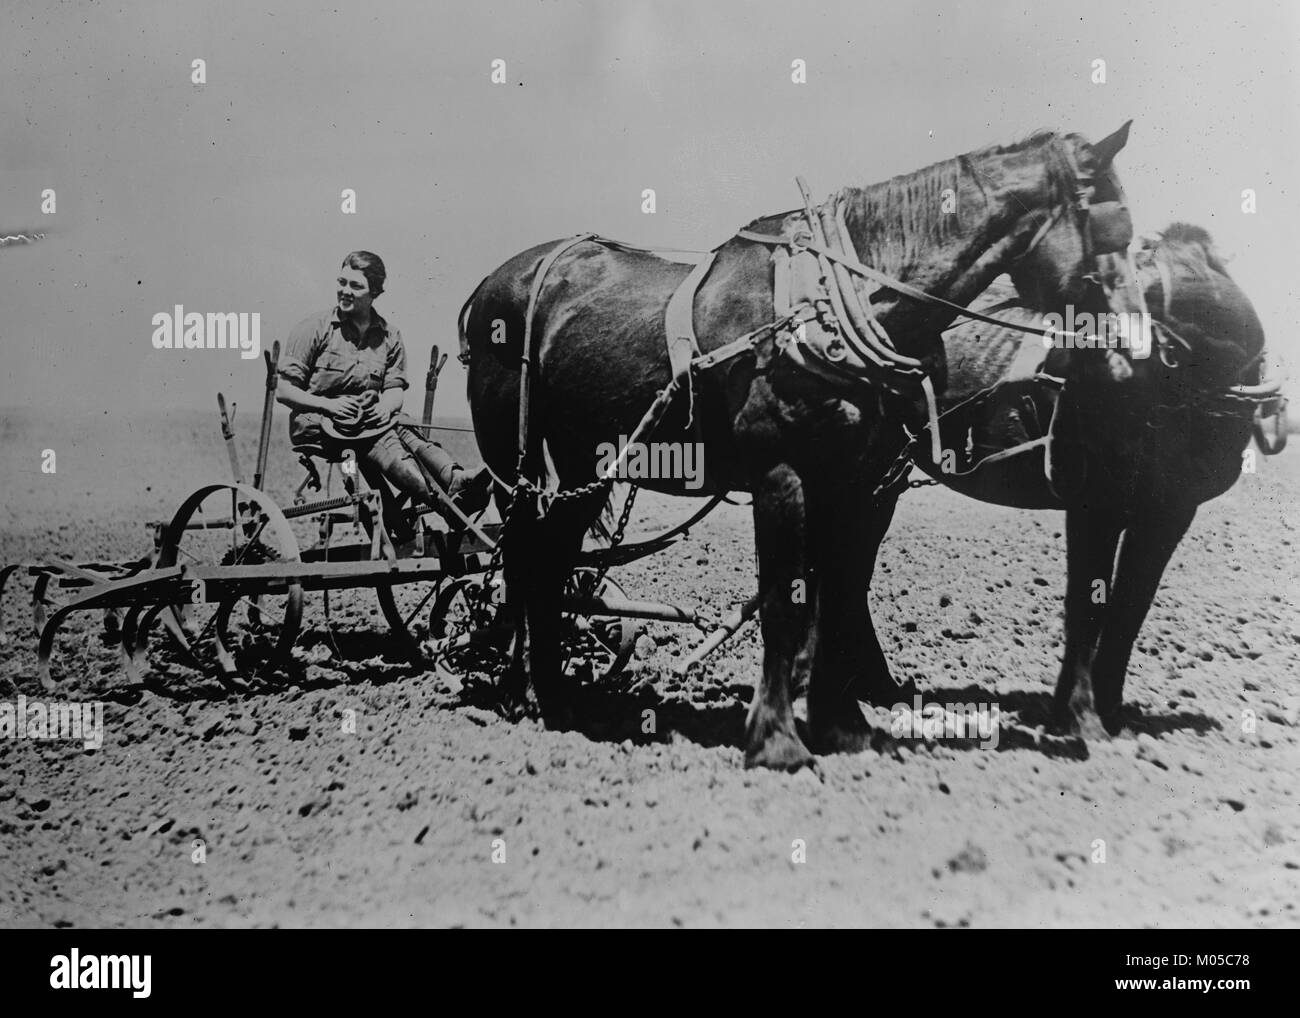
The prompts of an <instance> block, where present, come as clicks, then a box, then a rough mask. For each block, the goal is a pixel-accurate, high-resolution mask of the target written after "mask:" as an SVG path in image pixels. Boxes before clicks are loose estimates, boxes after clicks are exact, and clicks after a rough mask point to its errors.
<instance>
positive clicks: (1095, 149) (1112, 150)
mask: <svg viewBox="0 0 1300 1018" xmlns="http://www.w3.org/2000/svg"><path fill="white" fill-rule="evenodd" d="M1132 126H1133V121H1131V120H1126V121H1124V126H1123V127H1121V128H1120V129H1119V130H1118V131H1116V132H1115V133H1114V134H1108V135H1106V137H1104V138H1102V139H1101V141H1099V142H1097V144H1095V145H1093V146H1092V154H1093V155H1094V156H1095V157H1096V159H1097V169H1099V170H1106V169H1109V168H1110V164H1111V163H1112V162H1113V161H1114V159H1115V157H1116V156H1117V155H1119V152H1120V149H1122V148H1123V147H1124V146H1125V144H1127V143H1128V129H1129V128H1130V127H1132Z"/></svg>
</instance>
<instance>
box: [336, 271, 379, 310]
mask: <svg viewBox="0 0 1300 1018" xmlns="http://www.w3.org/2000/svg"><path fill="white" fill-rule="evenodd" d="M337 284H338V299H339V310H340V311H342V312H343V313H344V314H345V315H364V314H366V313H368V312H369V311H370V305H371V304H373V303H374V302H375V298H374V295H373V294H371V292H370V284H369V283H367V282H366V277H365V275H364V274H363V273H362V271H361V270H360V269H349V268H342V269H339V278H338V280H337Z"/></svg>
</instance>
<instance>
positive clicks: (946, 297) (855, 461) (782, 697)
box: [459, 124, 1132, 771]
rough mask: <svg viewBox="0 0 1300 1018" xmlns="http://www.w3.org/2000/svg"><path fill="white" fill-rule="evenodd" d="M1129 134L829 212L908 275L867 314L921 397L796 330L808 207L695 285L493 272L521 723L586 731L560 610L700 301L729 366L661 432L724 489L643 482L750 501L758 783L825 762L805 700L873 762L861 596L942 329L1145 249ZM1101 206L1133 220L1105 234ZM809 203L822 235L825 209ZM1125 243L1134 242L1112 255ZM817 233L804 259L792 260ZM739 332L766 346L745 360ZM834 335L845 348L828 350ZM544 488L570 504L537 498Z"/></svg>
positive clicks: (467, 349) (474, 385) (864, 250)
mask: <svg viewBox="0 0 1300 1018" xmlns="http://www.w3.org/2000/svg"><path fill="white" fill-rule="evenodd" d="M1128 128H1129V124H1125V125H1124V126H1123V127H1122V128H1120V129H1119V130H1118V131H1116V132H1114V133H1113V134H1111V135H1109V136H1107V137H1106V138H1105V139H1103V140H1102V141H1100V142H1098V143H1096V144H1089V142H1088V141H1087V140H1086V139H1085V138H1083V137H1082V136H1080V135H1078V134H1065V135H1062V134H1057V133H1053V132H1046V131H1041V132H1037V133H1035V134H1033V135H1031V136H1029V137H1028V138H1025V139H1023V140H1021V141H1019V142H1016V143H1013V144H1010V145H1005V146H990V147H988V148H984V149H980V150H978V151H975V152H971V153H968V154H966V155H962V156H958V157H956V158H953V159H948V160H945V161H942V162H940V163H936V164H934V165H932V166H929V167H926V168H924V169H921V170H918V171H916V172H913V173H909V174H904V175H901V176H898V177H894V178H892V179H891V180H888V181H886V182H883V183H877V184H872V185H868V186H865V187H846V188H843V189H841V191H839V192H838V193H837V194H836V195H834V196H832V199H833V201H834V205H835V208H836V209H837V210H838V212H839V213H841V214H842V218H841V220H840V222H841V224H842V227H843V230H842V234H843V235H847V236H844V237H843V241H844V243H843V249H842V250H843V252H846V253H848V255H849V256H850V260H854V259H860V260H861V261H860V262H856V264H858V265H862V264H863V263H865V265H867V266H874V267H876V269H878V270H881V271H883V272H885V273H890V274H892V278H890V283H889V285H887V286H880V287H879V288H876V289H874V290H871V291H870V292H869V294H868V296H867V298H866V302H865V305H864V306H865V308H866V312H867V314H868V315H870V316H871V317H872V318H873V319H874V325H873V328H874V327H875V326H877V325H878V326H879V327H880V329H881V330H882V332H881V334H882V335H884V336H885V337H886V341H887V343H890V344H892V346H893V349H891V350H886V351H884V357H885V358H886V359H889V358H892V359H893V361H894V363H896V364H903V365H906V366H907V367H906V368H905V369H901V370H902V371H903V372H911V374H910V375H909V376H908V378H909V381H908V382H907V384H897V385H895V384H892V382H891V379H890V376H889V374H888V372H886V373H885V375H884V376H883V377H882V376H880V375H879V373H877V377H875V378H874V379H867V378H864V377H863V375H862V374H861V373H852V372H846V371H845V370H843V369H842V368H843V365H842V363H832V361H833V360H834V359H835V357H836V356H839V355H842V353H843V347H842V346H841V347H840V349H839V351H837V352H834V353H832V352H828V353H827V354H826V356H824V357H822V356H816V355H814V354H815V351H814V350H813V345H810V344H804V343H802V342H801V337H803V336H804V330H803V329H802V328H798V329H793V330H792V329H787V328H785V327H784V326H786V325H789V324H790V323H789V322H788V321H784V322H783V323H782V327H781V328H778V327H777V324H778V323H777V322H776V320H777V319H778V317H779V316H778V314H777V312H776V310H775V305H774V301H777V297H776V294H777V291H776V289H775V285H776V284H775V278H776V271H777V270H776V269H774V264H775V260H776V256H775V255H773V253H772V248H773V247H774V246H778V245H780V244H781V243H782V240H781V238H782V236H786V235H789V234H790V231H791V230H793V229H794V228H795V227H794V225H792V224H796V223H798V222H802V220H801V219H800V216H799V214H798V213H779V214H775V215H770V216H766V217H763V218H760V219H757V220H754V221H753V222H751V223H750V224H749V225H748V227H747V228H746V229H745V230H742V231H740V232H739V233H737V234H736V235H735V236H733V237H732V238H731V239H729V240H727V241H726V242H725V243H723V244H722V245H721V246H719V247H718V248H715V249H714V251H713V252H712V258H711V261H710V262H709V263H708V268H707V270H706V274H704V275H703V276H702V277H699V278H695V279H694V280H692V279H691V275H692V272H694V271H695V270H692V269H691V268H690V267H689V266H688V265H684V264H682V263H680V262H677V261H672V260H668V259H666V258H663V257H659V256H657V255H655V254H654V253H652V252H648V251H644V250H640V249H634V248H630V247H629V246H627V245H623V244H618V243H616V242H612V241H603V240H601V239H599V238H595V237H594V236H592V235H582V236H580V237H577V238H571V239H569V240H565V241H558V242H555V241H553V242H549V243H546V244H541V245H538V246H535V247H532V248H529V249H528V250H526V251H523V252H521V253H519V254H517V255H515V256H514V257H512V258H510V259H509V260H508V261H506V262H505V263H503V264H502V265H501V266H499V267H498V268H497V269H496V270H494V271H493V272H492V273H491V274H490V275H489V276H488V277H487V278H486V279H484V281H483V282H482V283H481V284H480V285H479V286H478V288H477V289H476V290H475V291H474V292H473V294H471V296H470V298H469V300H468V301H467V302H466V304H465V306H464V308H463V309H462V313H461V316H460V320H459V327H460V340H461V351H462V360H463V361H465V362H466V363H467V365H468V383H467V386H468V396H469V402H470V408H471V414H472V419H473V424H474V430H475V434H476V437H477V440H478V446H479V449H480V451H481V453H482V455H483V457H484V459H485V461H486V462H487V463H488V465H489V466H490V467H491V469H492V470H493V472H494V473H495V474H496V475H497V477H498V478H500V479H501V480H502V481H503V482H504V483H506V484H513V492H514V494H513V497H512V498H511V500H510V503H509V505H508V506H507V508H506V511H505V513H504V529H503V536H502V550H503V562H502V571H503V574H504V579H505V586H506V605H505V609H504V610H505V611H507V612H508V613H510V614H511V616H512V617H513V619H514V622H515V639H514V645H513V648H512V661H511V664H510V666H509V668H508V669H507V673H506V675H505V676H504V677H503V679H502V683H501V686H502V693H503V697H504V698H506V700H507V701H508V702H509V703H511V704H513V705H515V708H514V709H518V710H522V709H523V706H524V703H525V698H526V693H527V688H528V683H529V680H531V684H532V689H533V691H534V694H535V696H536V700H537V707H538V709H539V710H540V712H541V715H542V718H543V721H544V723H546V724H547V725H548V726H549V727H554V728H567V727H573V726H575V725H576V724H577V721H578V719H577V717H576V714H575V710H574V706H573V703H572V690H570V689H568V688H566V685H565V682H564V679H563V676H562V675H561V672H560V666H559V662H560V658H559V644H558V640H559V637H558V633H559V629H560V625H559V623H560V615H561V608H560V597H561V592H562V589H563V585H564V582H565V578H566V577H567V576H568V575H569V572H570V569H571V567H572V564H573V562H574V559H575V557H576V555H577V553H578V551H579V548H580V545H581V540H582V535H583V533H584V531H585V530H586V529H587V526H588V524H589V522H590V521H591V520H592V519H593V518H594V517H595V516H596V515H597V514H598V513H599V511H600V508H601V506H602V505H603V504H604V501H605V497H606V494H607V492H606V489H605V488H603V487H601V486H600V485H598V484H596V483H593V478H596V476H597V474H596V469H595V465H596V464H597V462H598V458H597V447H598V446H600V445H601V444H602V443H610V442H618V441H619V436H624V435H629V434H635V433H636V427H637V424H638V421H639V420H644V419H645V418H644V414H643V411H645V409H646V408H647V407H650V406H654V405H657V404H656V401H661V402H662V401H663V400H665V399H667V398H668V394H670V393H672V391H673V390H672V383H673V381H674V380H676V379H678V378H680V377H682V375H681V373H680V371H676V372H675V369H674V366H673V363H674V362H673V359H672V357H670V355H669V350H668V344H669V340H670V339H672V340H675V339H676V338H677V337H676V336H669V335H668V334H667V328H668V327H667V326H666V325H665V313H666V311H667V310H670V304H671V303H672V301H673V298H674V295H675V294H677V293H678V291H679V288H683V287H685V286H686V285H687V284H689V285H693V286H695V287H696V289H695V292H694V293H693V295H692V294H690V293H687V294H686V300H687V304H686V310H687V322H688V324H690V325H691V326H692V327H693V330H694V332H695V333H696V336H695V342H696V343H697V344H698V346H697V349H698V351H701V352H702V354H701V356H702V357H704V358H706V361H705V362H701V361H698V360H697V361H695V362H693V363H695V364H699V363H706V362H707V363H709V366H708V367H707V368H706V369H701V370H698V371H694V370H693V371H691V372H689V375H688V378H689V384H687V385H686V386H685V387H684V391H681V390H678V391H677V392H676V394H675V395H673V396H672V398H671V400H670V401H668V402H667V403H666V404H664V405H665V406H666V409H665V410H664V412H663V415H662V416H661V417H660V418H659V419H658V422H657V424H656V426H655V430H654V431H653V433H652V437H653V438H654V440H655V441H656V442H664V443H673V444H682V445H684V443H687V442H698V443H700V447H702V448H703V450H704V464H705V471H704V475H705V484H704V487H703V489H702V490H701V489H688V488H687V487H686V486H685V485H684V484H683V483H682V481H681V480H680V479H673V478H658V479H653V480H646V481H642V482H641V483H643V484H644V485H645V486H646V487H649V488H652V489H654V490H656V491H660V492H665V493H668V494H673V495H682V496H693V497H699V496H702V495H710V494H713V493H725V492H728V491H748V492H750V493H751V495H752V499H753V516H754V530H755V543H756V545H757V552H758V560H759V564H758V574H759V575H758V582H759V596H760V612H761V624H762V636H763V643H764V651H763V668H762V676H761V680H760V682H759V684H758V687H757V689H756V691H755V695H754V700H753V702H752V704H751V707H750V710H749V713H748V716H747V720H746V725H745V763H746V766H747V767H755V766H762V767H769V768H775V769H783V770H790V771H794V770H798V769H799V768H801V767H804V766H814V765H815V759H814V757H813V755H812V752H811V751H810V748H809V746H808V745H805V743H804V741H803V740H802V739H801V737H800V735H799V732H798V730H797V729H796V725H795V720H794V715H793V712H792V707H791V699H792V689H793V688H794V687H795V685H805V684H806V685H807V688H808V690H809V692H808V717H807V730H808V734H809V743H810V745H811V748H812V749H813V750H816V751H818V752H827V751H835V750H841V749H851V748H856V747H860V746H862V745H865V744H866V742H867V740H868V739H869V736H870V730H869V728H868V726H867V724H866V721H865V719H864V718H863V716H862V713H861V710H860V709H859V707H858V703H857V700H856V699H855V696H854V694H853V692H852V690H851V689H850V687H851V686H852V684H853V678H854V676H855V673H856V672H857V671H858V670H859V669H860V668H861V666H862V664H863V662H864V654H865V653H866V652H867V651H868V649H869V648H867V647H866V646H865V644H864V643H863V640H862V636H861V630H862V625H863V617H864V615H865V616H866V624H867V626H869V624H870V616H869V613H867V612H866V604H865V597H861V598H860V597H858V596H857V595H858V593H859V592H860V591H861V590H862V589H864V588H865V584H866V583H867V582H868V581H869V579H870V573H871V564H872V562H873V560H874V556H875V548H874V547H873V546H872V544H871V541H870V540H869V538H868V536H867V533H866V528H865V527H864V525H863V523H864V521H865V520H866V519H867V518H868V517H869V516H870V514H871V512H872V508H873V504H874V501H875V497H876V495H877V489H878V487H879V486H880V484H881V482H882V479H883V478H884V477H885V475H886V473H887V472H888V470H889V469H890V467H891V465H893V464H895V463H897V462H898V461H899V459H900V457H905V452H904V450H905V448H906V444H907V437H906V435H905V433H904V430H903V427H902V426H901V423H900V422H902V421H903V420H914V419H916V418H917V417H918V415H919V416H921V417H924V410H923V409H922V408H923V407H924V405H925V403H924V399H923V398H922V396H921V395H920V391H921V390H918V388H917V387H916V385H915V384H914V383H913V380H914V379H915V377H917V376H919V377H922V378H927V379H931V380H937V381H938V382H939V387H940V388H941V387H942V376H943V370H944V352H943V344H942V339H941V333H942V330H943V328H944V327H946V326H947V325H948V324H949V323H950V322H951V321H952V320H953V318H954V317H955V315H956V314H957V313H958V311H960V310H961V308H962V307H964V306H965V305H966V304H968V303H969V302H970V301H972V300H973V299H974V298H975V297H976V296H977V295H978V294H979V293H980V292H981V291H983V290H984V289H985V288H986V287H987V286H988V285H989V283H990V282H991V281H992V280H993V279H994V278H995V277H997V276H998V275H1000V274H1001V273H1003V272H1010V273H1011V274H1012V276H1013V278H1015V280H1016V284H1017V286H1018V287H1019V288H1020V291H1021V292H1022V293H1023V294H1025V295H1026V297H1027V299H1030V300H1033V301H1035V302H1038V303H1041V304H1042V305H1043V306H1054V305H1057V304H1062V303H1068V302H1079V301H1083V300H1085V299H1087V297H1088V295H1089V294H1090V293H1091V292H1092V291H1093V290H1094V289H1095V282H1094V277H1093V273H1094V271H1095V269H1096V265H1097V257H1098V256H1099V255H1100V254H1102V253H1104V252H1105V251H1107V250H1119V249H1123V248H1125V247H1126V246H1127V244H1128V242H1129V240H1130V239H1131V235H1132V226H1131V222H1129V220H1128V216H1127V210H1126V208H1125V207H1124V206H1123V204H1122V191H1121V189H1120V186H1119V182H1118V178H1117V176H1116V174H1115V172H1114V170H1113V167H1112V163H1113V160H1114V158H1115V156H1116V155H1117V154H1118V153H1119V151H1120V150H1121V149H1122V148H1123V147H1124V145H1125V143H1126V141H1127V138H1128ZM1102 203H1107V205H1106V207H1107V208H1109V209H1110V210H1111V211H1112V212H1117V214H1115V215H1112V216H1111V217H1110V218H1109V219H1108V220H1107V221H1106V226H1105V227H1104V228H1103V227H1102V226H1101V225H1100V224H1102V219H1101V217H1100V216H1098V215H1097V210H1098V209H1099V208H1101V207H1103V205H1102ZM829 204H830V203H828V205H827V206H823V207H822V210H821V211H822V212H823V214H824V213H825V210H826V208H828V207H829ZM806 206H807V207H806V209H805V211H806V212H807V217H808V219H807V227H806V229H809V230H811V231H812V232H813V233H814V234H815V233H816V227H815V225H814V219H815V218H816V217H817V212H815V211H814V210H812V209H811V203H810V202H807V201H806ZM783 231H785V232H784V233H783ZM1110 234H1118V235H1119V236H1118V238H1117V239H1113V240H1112V239H1099V238H1109V236H1110ZM806 240H807V238H806V236H805V237H803V238H797V237H796V239H795V241H794V242H793V243H792V244H791V245H790V246H789V247H788V253H790V259H789V261H790V262H791V263H794V261H795V258H796V256H797V255H798V254H800V252H801V251H802V250H806V248H803V247H800V246H798V245H801V244H803V242H805V241H806ZM1107 245H1109V246H1107ZM780 250H781V251H786V250H787V249H786V248H781V249H780ZM822 264H823V266H825V265H826V263H825V262H823V263H822ZM827 274H828V275H829V270H828V272H827ZM696 275H697V277H698V273H696ZM900 286H901V287H903V288H907V287H909V286H910V287H911V288H913V289H911V290H909V291H908V292H907V293H904V292H902V291H900V289H899V287H900ZM918 291H923V292H919V293H918ZM936 298H937V300H936ZM778 302H779V301H778ZM801 306H803V305H801ZM823 310H824V309H823ZM805 324H812V323H805ZM845 335H847V333H845ZM737 337H748V340H747V344H748V345H746V346H744V349H742V350H741V351H740V352H739V353H734V355H733V353H728V351H730V350H732V349H733V347H734V346H735V343H736V342H737ZM837 342H842V341H841V339H840V338H839V334H838V333H837V334H836V335H835V336H833V337H832V338H831V340H830V341H829V345H823V346H822V347H820V348H819V349H823V350H825V351H832V350H833V347H834V344H835V343H837ZM876 349H881V348H880V347H877V348H876ZM708 358H715V359H714V360H712V361H711V362H709V361H707V359H708ZM859 360H860V358H859ZM921 389H924V385H922V386H921ZM535 479H547V486H548V487H549V488H550V489H552V491H554V490H555V489H557V488H558V491H559V493H558V494H552V495H551V496H549V497H548V496H546V495H540V496H539V495H538V494H537V489H538V484H537V482H536V480H535Z"/></svg>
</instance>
